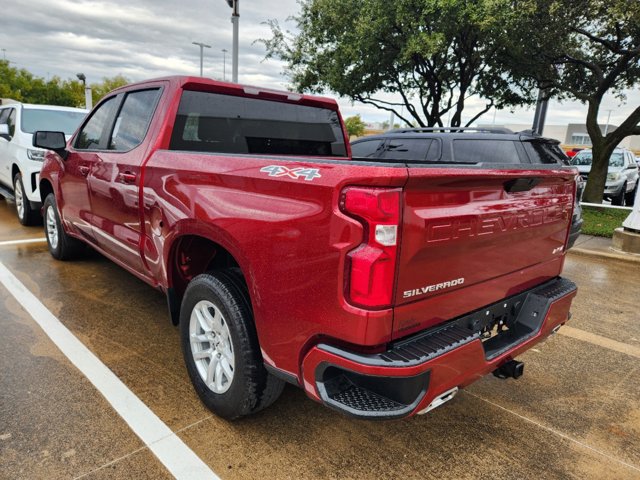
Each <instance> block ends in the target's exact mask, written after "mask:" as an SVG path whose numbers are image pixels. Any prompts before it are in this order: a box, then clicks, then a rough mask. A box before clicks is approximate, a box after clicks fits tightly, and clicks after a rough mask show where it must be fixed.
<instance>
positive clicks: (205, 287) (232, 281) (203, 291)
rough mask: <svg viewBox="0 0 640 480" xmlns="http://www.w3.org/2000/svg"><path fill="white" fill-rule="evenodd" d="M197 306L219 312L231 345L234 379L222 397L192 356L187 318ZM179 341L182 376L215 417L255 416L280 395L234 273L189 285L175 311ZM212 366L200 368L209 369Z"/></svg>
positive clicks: (212, 274)
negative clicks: (204, 305)
mask: <svg viewBox="0 0 640 480" xmlns="http://www.w3.org/2000/svg"><path fill="white" fill-rule="evenodd" d="M202 301H207V302H210V303H211V304H212V305H213V306H214V307H215V308H217V309H218V310H219V312H220V314H221V315H222V320H223V323H224V324H225V325H226V327H227V329H228V332H229V337H230V339H231V344H232V350H233V352H232V354H233V360H234V367H233V378H232V380H231V381H230V382H228V386H227V387H226V388H227V390H226V391H224V392H221V393H216V392H215V391H214V390H213V389H212V388H210V387H209V386H208V385H207V383H206V381H205V380H204V379H203V378H202V375H201V374H200V372H199V371H198V367H197V366H196V360H195V359H194V355H193V353H192V346H191V339H190V323H191V316H192V313H193V312H194V309H195V307H196V306H197V305H202V304H201V303H200V302H202ZM194 321H195V320H194ZM180 338H181V344H182V353H183V356H184V360H185V364H186V367H187V372H188V373H189V377H190V378H191V382H192V383H193V386H194V388H195V390H196V393H197V394H198V396H199V397H200V399H201V400H202V403H204V404H205V405H206V406H207V408H209V409H210V410H211V411H212V412H214V413H215V414H216V415H218V416H219V417H222V418H226V419H228V420H233V419H235V418H239V417H242V416H245V415H249V414H252V413H256V412H258V411H259V410H262V409H263V408H266V407H268V406H269V405H271V404H272V403H273V402H275V401H276V400H277V399H278V397H279V396H280V394H281V393H282V390H283V388H284V382H283V381H282V380H280V379H278V378H276V377H274V376H273V375H271V374H270V373H269V372H267V370H266V369H265V367H264V363H263V360H262V354H261V351H260V345H259V344H258V336H257V334H256V330H255V326H254V323H253V313H252V311H251V303H250V301H249V294H248V292H247V288H246V285H245V283H244V280H243V278H242V276H241V274H240V273H239V271H238V270H237V269H227V270H220V271H214V272H208V273H203V274H201V275H198V276H197V277H195V278H194V279H193V280H191V282H190V283H189V285H188V287H187V290H186V292H185V294H184V298H183V300H182V305H181V309H180ZM209 347H210V349H211V348H213V343H209ZM212 355H213V354H212ZM203 361H204V360H203ZM212 361H213V359H209V362H208V363H207V362H206V361H204V362H205V363H206V364H207V365H211V362H212ZM219 361H220V360H219ZM202 365H203V364H201V367H202ZM203 375H204V374H203ZM212 383H213V382H212Z"/></svg>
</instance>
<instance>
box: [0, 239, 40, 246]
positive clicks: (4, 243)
mask: <svg viewBox="0 0 640 480" xmlns="http://www.w3.org/2000/svg"><path fill="white" fill-rule="evenodd" d="M46 241H47V239H46V238H44V237H42V238H25V239H22V240H6V241H4V242H0V247H4V246H5V245H22V244H23V243H42V242H46Z"/></svg>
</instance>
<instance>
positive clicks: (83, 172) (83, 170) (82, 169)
mask: <svg viewBox="0 0 640 480" xmlns="http://www.w3.org/2000/svg"><path fill="white" fill-rule="evenodd" d="M78 171H79V172H80V175H82V176H83V177H86V176H87V175H89V167H87V166H86V165H80V166H79V167H78Z"/></svg>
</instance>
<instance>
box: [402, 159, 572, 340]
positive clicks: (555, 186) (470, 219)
mask: <svg viewBox="0 0 640 480" xmlns="http://www.w3.org/2000/svg"><path fill="white" fill-rule="evenodd" d="M574 180H575V172H573V171H572V170H569V169H548V168H547V169H540V170H533V169H532V170H495V169H470V168H410V169H409V179H408V182H407V184H406V186H405V190H404V211H403V228H402V236H401V240H400V254H399V255H400V256H399V262H398V276H397V285H396V292H395V296H396V297H395V305H396V309H395V319H394V327H393V328H394V332H393V336H394V338H398V337H401V336H404V335H407V334H409V333H412V332H414V331H418V330H421V329H424V328H427V327H430V326H433V325H435V324H438V323H441V322H442V321H445V320H448V319H450V318H453V316H457V315H462V314H464V313H467V312H471V311H473V310H477V309H479V308H482V307H483V306H484V305H487V304H490V303H492V302H495V301H498V300H500V299H501V298H504V297H505V296H508V295H515V294H517V293H518V292H519V291H522V290H524V289H526V288H530V287H531V286H532V285H535V284H538V283H542V282H543V281H546V280H549V279H550V278H553V277H554V276H557V275H558V274H559V273H560V271H561V269H562V263H563V259H564V245H565V241H566V238H567V233H568V229H569V225H570V223H571V215H572V211H573V205H574V195H575V183H574Z"/></svg>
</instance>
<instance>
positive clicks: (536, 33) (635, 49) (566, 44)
mask: <svg viewBox="0 0 640 480" xmlns="http://www.w3.org/2000/svg"><path fill="white" fill-rule="evenodd" d="M505 34H506V35H507V36H508V37H509V38H510V39H511V40H512V48H510V49H505V50H504V51H503V52H501V54H502V55H503V58H505V61H506V62H507V63H509V62H510V65H509V68H510V69H511V72H512V76H511V79H512V80H513V81H514V82H515V83H517V84H519V85H520V86H521V87H522V88H531V87H535V86H540V87H542V88H544V89H545V90H546V91H547V94H548V95H553V96H556V97H558V98H560V99H576V100H579V101H581V102H583V103H585V104H586V105H587V106H588V110H587V118H586V125H587V131H588V133H589V136H590V137H591V142H592V145H593V160H592V166H591V172H590V174H589V179H588V181H587V186H586V188H585V192H584V197H583V198H584V199H585V201H588V202H594V203H601V202H602V197H603V192H604V187H605V183H606V177H607V169H608V164H609V158H610V156H611V154H612V152H613V150H614V149H615V148H616V147H617V146H618V145H619V144H620V142H621V141H622V140H624V138H626V137H628V136H630V135H640V125H639V123H640V106H635V107H632V111H631V113H630V114H629V116H628V117H627V118H626V119H625V120H624V121H623V122H622V124H621V125H620V126H619V127H618V128H617V129H615V130H610V131H609V132H608V133H607V134H606V135H604V133H603V132H602V130H601V128H600V126H599V125H598V114H599V111H600V106H601V104H602V100H603V98H604V96H605V94H607V93H611V94H613V95H615V96H616V97H617V98H618V99H620V100H621V101H624V100H625V98H624V95H623V91H624V89H628V88H633V87H634V86H638V85H640V2H638V1H637V0H585V1H582V2H575V1H573V0H521V1H520V2H519V9H518V14H517V15H514V16H513V17H512V18H511V21H510V22H509V24H508V26H507V27H506V28H505ZM523 59H528V60H527V61H523Z"/></svg>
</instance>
